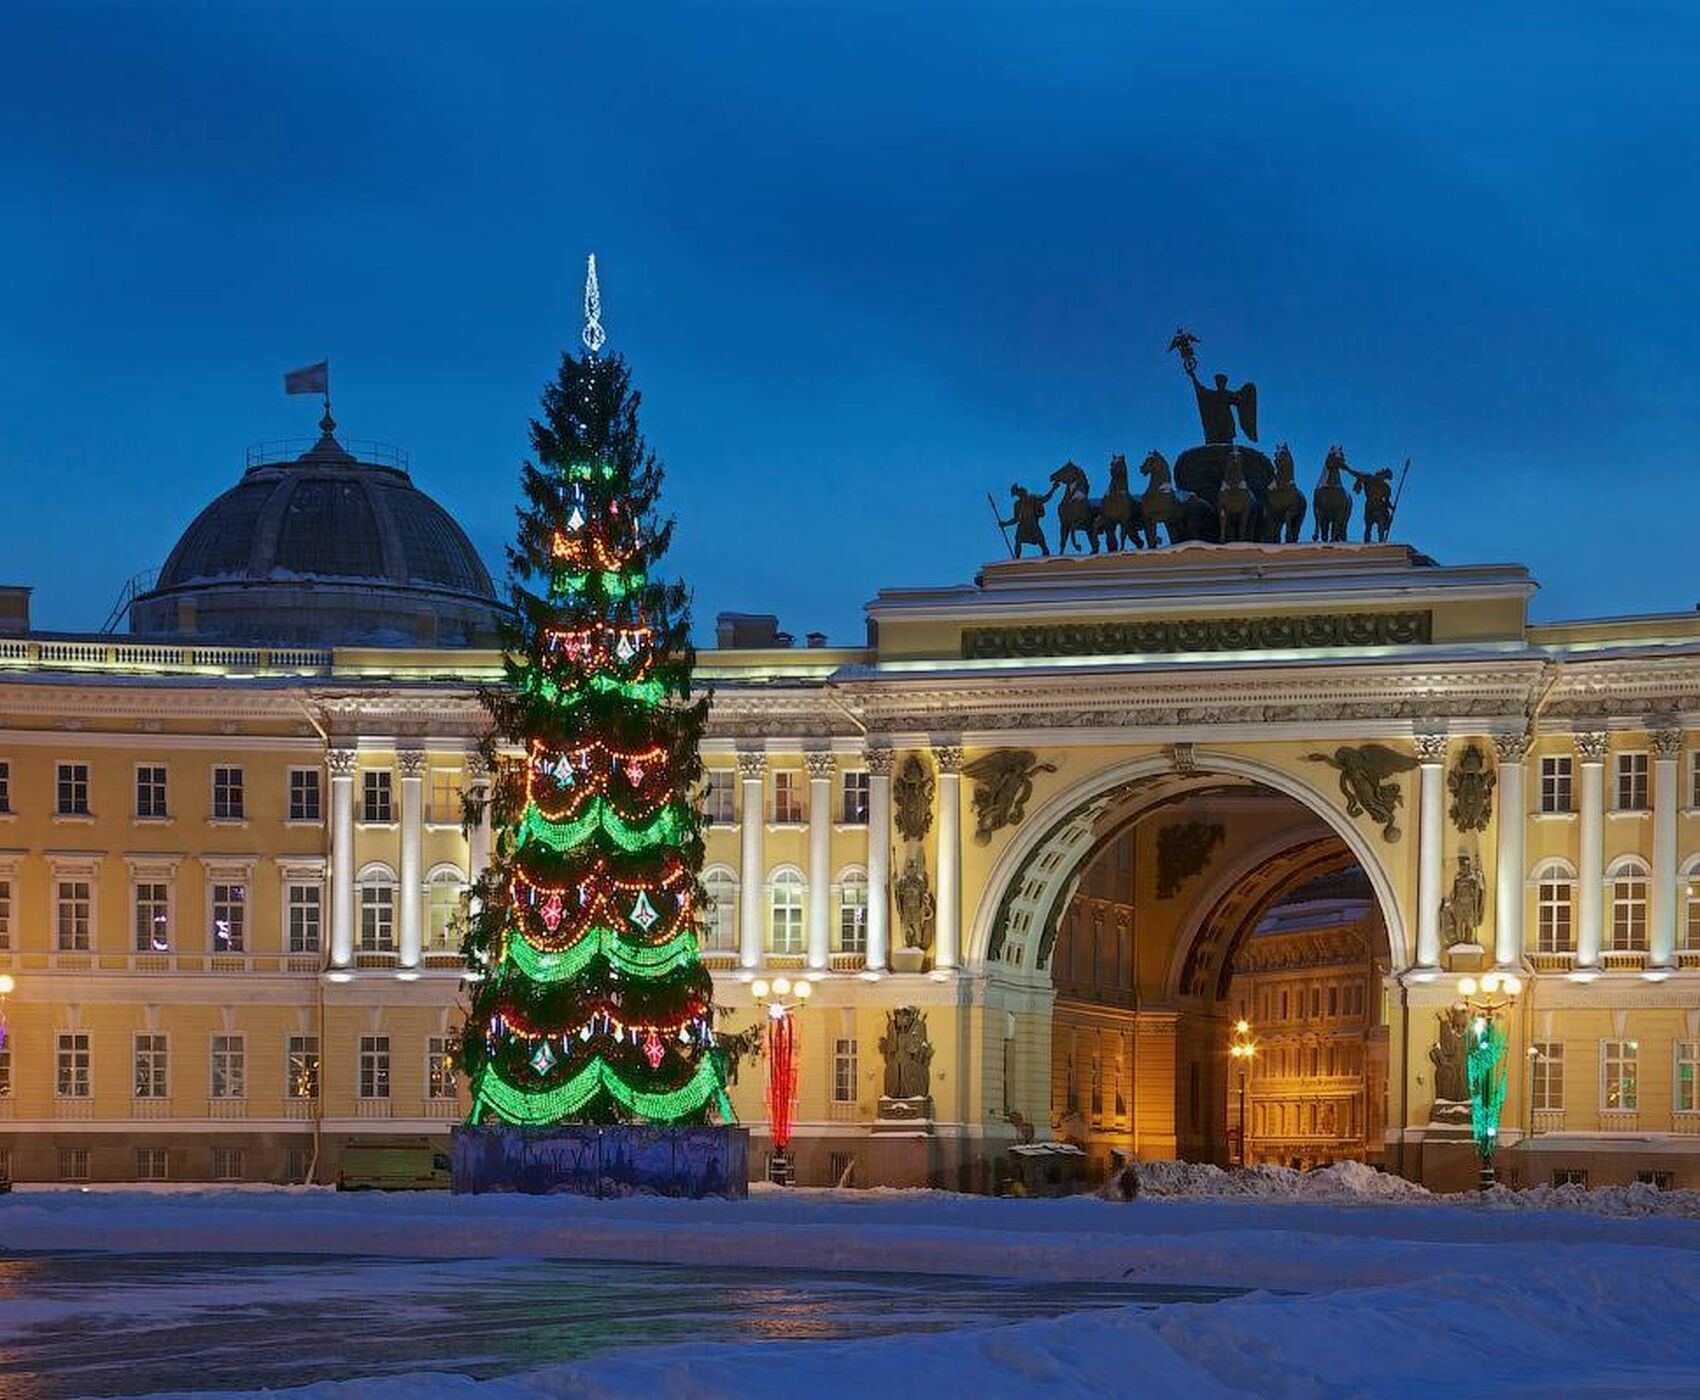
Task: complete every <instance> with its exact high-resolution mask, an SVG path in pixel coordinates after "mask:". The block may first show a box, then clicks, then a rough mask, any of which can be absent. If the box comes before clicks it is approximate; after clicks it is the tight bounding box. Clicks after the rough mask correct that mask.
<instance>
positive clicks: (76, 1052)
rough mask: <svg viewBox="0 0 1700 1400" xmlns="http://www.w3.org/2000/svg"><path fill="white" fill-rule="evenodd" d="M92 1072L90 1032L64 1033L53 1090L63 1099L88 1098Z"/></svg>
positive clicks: (60, 1040)
mask: <svg viewBox="0 0 1700 1400" xmlns="http://www.w3.org/2000/svg"><path fill="white" fill-rule="evenodd" d="M90 1074H91V1070H90V1065H89V1037H88V1032H87V1031H69V1032H65V1033H62V1034H61V1035H60V1036H59V1055H58V1075H57V1077H56V1078H55V1080H54V1088H53V1092H54V1093H55V1094H56V1095H57V1096H58V1097H59V1098H62V1099H86V1098H88V1097H89V1094H90V1092H91V1086H90V1083H89V1079H90Z"/></svg>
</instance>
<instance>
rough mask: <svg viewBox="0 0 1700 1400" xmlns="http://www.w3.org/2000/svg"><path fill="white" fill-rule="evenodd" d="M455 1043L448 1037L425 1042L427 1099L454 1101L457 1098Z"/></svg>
mask: <svg viewBox="0 0 1700 1400" xmlns="http://www.w3.org/2000/svg"><path fill="white" fill-rule="evenodd" d="M453 1044H454V1042H453V1041H452V1040H450V1039H449V1037H448V1036H446V1035H434V1036H431V1037H430V1038H429V1039H428V1040H426V1042H425V1097H426V1098H428V1099H452V1098H453V1097H454V1096H455V1061H454V1050H453V1048H452V1047H453Z"/></svg>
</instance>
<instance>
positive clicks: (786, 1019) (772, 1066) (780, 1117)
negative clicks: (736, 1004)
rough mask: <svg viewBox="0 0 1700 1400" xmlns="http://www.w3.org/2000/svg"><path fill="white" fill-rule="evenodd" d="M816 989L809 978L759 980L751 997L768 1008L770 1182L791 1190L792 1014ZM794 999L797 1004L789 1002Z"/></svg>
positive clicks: (794, 1090)
mask: <svg viewBox="0 0 1700 1400" xmlns="http://www.w3.org/2000/svg"><path fill="white" fill-rule="evenodd" d="M813 992H814V988H813V987H812V986H811V985H810V984H809V980H808V978H806V977H799V978H798V979H797V980H796V981H795V982H793V981H792V980H791V979H790V978H789V977H775V978H774V979H773V982H772V984H771V985H770V984H769V983H768V982H767V980H766V979H765V978H761V977H758V978H756V980H755V981H754V982H752V983H750V994H751V995H752V996H753V997H754V998H755V999H756V1004H757V1005H758V1006H765V1007H766V1008H767V1117H768V1124H769V1131H770V1132H771V1134H772V1136H773V1152H772V1154H771V1155H770V1156H769V1157H768V1159H767V1179H768V1180H769V1181H771V1182H773V1183H774V1184H775V1185H778V1186H789V1185H791V1183H792V1182H793V1181H794V1180H795V1178H796V1171H795V1168H794V1167H793V1165H792V1162H791V1154H790V1153H789V1152H788V1151H787V1150H786V1149H787V1148H788V1147H789V1146H790V1145H791V1103H792V1100H793V1099H795V1098H796V1096H797V1027H796V1021H795V1018H794V1017H793V1016H792V1014H791V1013H792V1012H794V1011H795V1010H797V1008H798V1007H800V1006H801V1005H802V1004H803V1003H804V1002H806V1001H807V1000H808V999H809V997H810V995H811V994H812V993H813ZM787 997H795V998H796V1000H795V1001H787V1000H786V998H787Z"/></svg>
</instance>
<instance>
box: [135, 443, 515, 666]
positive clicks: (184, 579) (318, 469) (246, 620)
mask: <svg viewBox="0 0 1700 1400" xmlns="http://www.w3.org/2000/svg"><path fill="white" fill-rule="evenodd" d="M326 423H327V430H326V431H325V433H324V435H323V436H322V437H320V438H319V440H318V442H316V443H315V444H314V445H313V446H312V447H311V448H310V449H309V450H308V451H306V452H304V453H302V454H301V455H300V456H299V457H295V458H286V459H285V460H281V461H262V462H260V463H259V464H257V465H254V466H250V467H249V468H248V469H247V471H246V472H244V473H243V476H242V479H241V481H239V482H238V483H237V484H236V485H235V486H233V487H231V489H230V490H228V491H226V492H225V493H224V494H223V495H221V496H219V497H218V498H217V499H216V500H214V501H213V502H212V504H211V505H209V506H208V507H207V508H206V509H205V510H203V511H202V512H201V513H200V514H199V515H198V516H196V517H195V519H194V521H193V522H192V523H191V524H190V526H189V528H188V529H187V530H185V531H184V532H183V537H182V538H181V539H180V540H178V542H177V547H176V548H175V549H173V550H172V551H171V554H170V556H169V557H168V558H167V559H166V561H165V565H164V567H163V568H161V569H160V571H159V578H158V580H157V581H156V582H155V584H154V585H153V587H152V588H151V589H149V590H148V592H146V593H144V594H142V595H141V596H139V597H138V598H137V600H136V603H135V605H134V606H133V607H132V610H131V620H130V625H131V630H132V631H135V632H144V631H145V632H185V631H190V632H194V633H197V634H204V635H221V636H228V637H231V638H233V639H234V638H238V637H242V638H244V639H249V640H289V641H297V642H309V641H311V642H320V643H335V642H362V641H392V642H399V641H419V640H425V641H436V640H439V639H438V638H437V637H436V636H430V637H422V636H421V634H420V633H421V629H420V618H421V613H422V611H423V612H424V613H427V614H430V613H433V612H435V613H441V614H442V620H444V621H450V620H451V619H454V621H453V622H451V625H450V626H449V627H448V629H447V633H446V635H445V636H444V637H442V638H441V640H444V641H447V642H449V643H451V644H454V643H456V642H458V643H460V644H489V643H491V642H492V641H493V640H494V633H493V624H494V618H495V610H496V607H497V604H496V594H495V589H494V588H493V587H492V586H491V583H490V574H489V571H488V570H487V569H485V567H484V563H483V561H482V560H481V559H480V558H479V557H478V552H477V551H476V550H475V549H474V548H473V547H472V541H471V540H469V539H467V537H466V532H465V531H464V530H462V529H461V528H460V526H459V525H457V524H456V523H455V521H454V519H453V518H452V517H451V516H450V515H449V513H448V512H447V511H445V510H444V509H443V508H442V507H441V506H440V505H438V504H437V503H436V502H435V501H433V500H432V499H431V498H430V497H429V496H427V495H426V494H425V493H424V492H423V491H420V490H419V489H418V488H417V487H416V486H414V485H413V483H412V481H411V480H409V478H408V475H407V472H406V471H405V470H403V469H402V468H400V467H399V466H392V465H388V464H385V463H381V462H374V461H361V460H360V459H359V458H357V457H355V456H354V455H353V454H352V453H350V452H349V451H348V450H347V449H346V448H344V447H343V445H342V444H341V443H339V442H338V441H337V440H336V438H334V437H333V436H332V435H331V432H330V430H329V429H330V428H331V427H334V426H335V425H334V424H330V423H329V420H328V419H327V420H326ZM304 598H310V600H311V601H310V603H309V604H308V608H309V611H310V612H311V613H312V614H313V616H312V617H303V616H301V615H300V611H301V608H302V606H303V599H304ZM338 599H345V600H346V602H347V606H344V607H341V608H340V609H339V608H337V607H335V606H333V605H334V604H335V603H336V601H337V600H338ZM185 602H190V603H192V604H193V605H192V606H190V607H189V608H187V609H185V607H184V606H183V605H184V603H185ZM469 609H470V611H469ZM215 614H216V615H217V621H216V624H215V619H214V615H215ZM385 614H388V615H389V616H387V617H386V616H385ZM184 618H189V619H191V620H192V623H193V625H187V626H186V625H185V623H184ZM465 623H471V624H474V625H473V626H472V627H471V630H470V631H469V630H468V628H467V627H466V626H463V625H461V624H465ZM486 623H487V624H488V625H484V624H486ZM425 630H426V631H433V630H434V629H433V628H432V627H427V628H426V629H425ZM473 633H476V634H477V635H473Z"/></svg>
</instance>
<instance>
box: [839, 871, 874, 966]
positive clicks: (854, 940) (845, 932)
mask: <svg viewBox="0 0 1700 1400" xmlns="http://www.w3.org/2000/svg"><path fill="white" fill-rule="evenodd" d="M867 951H868V877H867V874H866V872H864V871H861V870H846V871H845V872H844V873H843V874H842V875H841V876H839V877H838V939H837V945H836V946H835V947H834V948H833V952H835V953H865V952H867Z"/></svg>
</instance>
